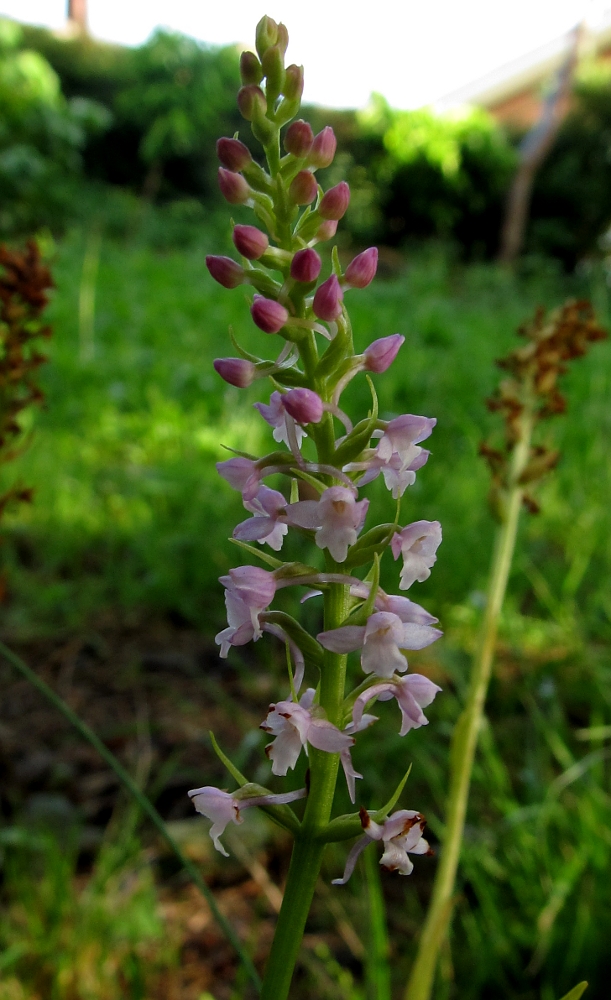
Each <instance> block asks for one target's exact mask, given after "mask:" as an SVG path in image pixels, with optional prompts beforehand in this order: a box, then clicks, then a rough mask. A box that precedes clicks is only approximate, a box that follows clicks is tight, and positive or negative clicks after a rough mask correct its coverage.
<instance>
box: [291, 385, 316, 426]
mask: <svg viewBox="0 0 611 1000" xmlns="http://www.w3.org/2000/svg"><path fill="white" fill-rule="evenodd" d="M282 405H283V407H284V409H285V410H286V412H287V413H289V414H290V415H291V417H292V418H293V420H295V421H297V423H298V424H317V423H318V422H319V421H320V420H322V415H323V413H324V412H325V410H324V405H323V401H322V399H321V398H320V396H319V395H318V394H317V393H315V392H313V391H312V390H311V389H289V391H288V392H285V393H284V395H283V397H282Z"/></svg>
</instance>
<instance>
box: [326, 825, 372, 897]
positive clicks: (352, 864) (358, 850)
mask: <svg viewBox="0 0 611 1000" xmlns="http://www.w3.org/2000/svg"><path fill="white" fill-rule="evenodd" d="M370 843H371V840H370V838H369V837H368V836H367V835H365V836H364V837H359V839H358V840H357V842H356V843H355V844H353V845H352V847H351V848H350V851H349V853H348V857H347V858H346V867H345V868H344V874H343V876H342V877H341V878H334V879H333V881H332V883H331V885H345V884H346V882H347V881H348V879H349V878H350V876H351V875H352V872H353V871H354V869H355V868H356V863H357V861H358V859H359V855H360V854H362V852H363V851H364V850H365V848H366V847H368V846H369V844H370Z"/></svg>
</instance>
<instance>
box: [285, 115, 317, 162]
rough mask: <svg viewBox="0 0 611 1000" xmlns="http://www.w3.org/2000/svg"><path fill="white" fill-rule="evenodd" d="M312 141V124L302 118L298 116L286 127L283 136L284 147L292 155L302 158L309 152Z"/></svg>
mask: <svg viewBox="0 0 611 1000" xmlns="http://www.w3.org/2000/svg"><path fill="white" fill-rule="evenodd" d="M313 142H314V133H313V132H312V126H311V125H310V124H309V123H308V122H304V120H303V118H300V119H299V120H298V121H296V122H293V123H292V124H291V125H289V127H288V128H287V130H286V135H285V137H284V148H285V149H286V151H287V153H292V154H293V156H297V157H298V158H299V159H302V158H303V157H304V156H307V155H308V153H309V152H310V149H311V148H312V143H313Z"/></svg>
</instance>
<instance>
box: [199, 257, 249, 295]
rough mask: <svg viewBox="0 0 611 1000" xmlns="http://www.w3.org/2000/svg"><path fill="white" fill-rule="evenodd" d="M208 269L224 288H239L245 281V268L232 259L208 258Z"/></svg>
mask: <svg viewBox="0 0 611 1000" xmlns="http://www.w3.org/2000/svg"><path fill="white" fill-rule="evenodd" d="M206 267H207V268H208V270H209V271H210V274H211V275H212V277H213V278H214V280H215V281H218V283H219V285H222V286H223V288H237V287H238V285H241V284H242V282H243V281H244V277H245V274H244V268H243V267H240V265H239V264H237V263H236V262H235V260H232V258H231V257H213V256H208V257H206Z"/></svg>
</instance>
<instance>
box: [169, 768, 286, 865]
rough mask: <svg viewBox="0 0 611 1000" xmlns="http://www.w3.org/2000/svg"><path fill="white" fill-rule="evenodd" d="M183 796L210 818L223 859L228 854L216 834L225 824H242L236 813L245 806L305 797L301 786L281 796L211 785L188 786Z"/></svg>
mask: <svg viewBox="0 0 611 1000" xmlns="http://www.w3.org/2000/svg"><path fill="white" fill-rule="evenodd" d="M187 795H188V796H189V798H190V799H191V800H192V802H193V805H194V806H195V808H196V810H197V812H198V813H201V814H202V816H205V817H206V818H207V819H211V820H212V826H211V827H210V836H211V838H212V843H213V844H214V846H215V847H216V849H217V851H220V853H221V854H224V855H225V857H226V858H228V857H229V854H228V853H227V851H226V850H225V848H224V847H223V845H222V844H221V842H220V840H219V837H220V836H221V834H222V833H223V832H224V830H225V827H226V826H227V824H228V823H236V824H237V823H243V822H244V820H243V819H242V817H241V815H240V812H241V810H243V809H247V808H248V807H249V806H280V805H287V803H289V802H296V801H297V799H303V798H305V796H306V790H305V788H299V789H297V790H296V791H294V792H284V793H283V794H281V795H274V794H272V793H271V792H270V793H269V795H250V796H245V795H244V792H243V790H242V789H239V791H237V792H234V793H233V794H230V793H229V792H224V791H222V790H221V789H220V788H214V786H213V785H204V786H203V787H202V788H192V789H191V791H190V792H187Z"/></svg>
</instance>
